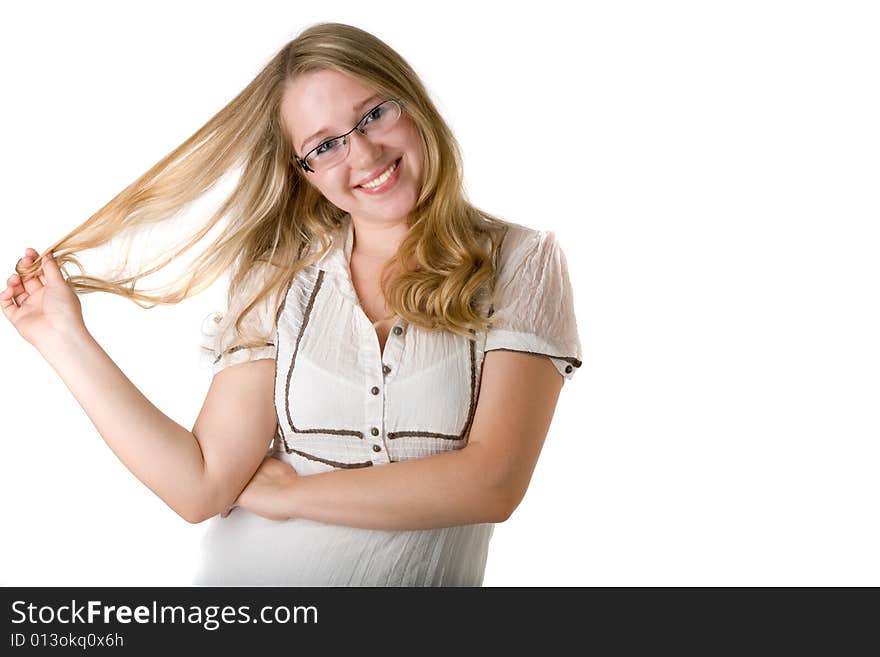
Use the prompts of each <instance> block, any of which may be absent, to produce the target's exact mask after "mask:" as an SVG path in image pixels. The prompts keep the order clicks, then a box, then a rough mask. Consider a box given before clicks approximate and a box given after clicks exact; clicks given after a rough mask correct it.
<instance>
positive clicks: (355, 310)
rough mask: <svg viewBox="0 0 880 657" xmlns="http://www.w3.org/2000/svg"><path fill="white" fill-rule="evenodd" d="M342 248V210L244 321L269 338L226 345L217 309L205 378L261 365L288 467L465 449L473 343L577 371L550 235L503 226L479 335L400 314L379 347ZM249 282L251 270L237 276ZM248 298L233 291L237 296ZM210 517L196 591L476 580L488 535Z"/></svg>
mask: <svg viewBox="0 0 880 657" xmlns="http://www.w3.org/2000/svg"><path fill="white" fill-rule="evenodd" d="M352 244H353V224H352V221H351V217H350V216H349V215H346V217H345V219H344V221H343V224H342V226H341V227H340V229H339V230H338V231H337V233H336V234H335V235H334V236H333V242H332V245H331V249H330V250H329V251H328V252H327V253H326V254H325V255H324V256H323V257H322V258H321V259H320V260H319V261H318V262H316V263H315V264H314V265H312V266H310V267H308V268H306V269H305V270H303V271H302V272H300V273H299V274H298V275H297V276H296V277H294V279H293V280H292V281H291V282H290V285H289V286H288V288H287V290H286V291H285V293H284V296H283V298H282V299H281V301H280V304H279V305H277V306H274V305H273V304H272V302H271V301H267V302H265V303H263V304H262V305H261V306H258V307H257V308H256V310H255V312H253V313H251V314H250V315H249V316H248V317H247V323H249V325H250V326H251V327H253V328H256V329H258V330H260V331H261V332H263V333H264V334H265V335H274V339H273V340H272V341H267V342H266V344H265V345H263V346H261V347H257V348H253V349H250V348H247V349H241V348H235V347H234V346H233V338H234V332H233V327H232V321H233V320H234V317H235V314H236V313H235V311H236V310H238V309H239V308H240V307H241V305H240V304H239V302H238V299H235V298H234V299H232V300H231V301H230V305H229V309H228V312H227V313H226V315H225V316H222V315H219V314H218V315H217V317H216V318H215V320H219V321H216V328H215V332H214V334H213V336H212V342H211V344H210V348H211V349H212V351H213V353H214V354H215V356H214V361H213V363H212V369H213V373H214V374H216V373H217V372H219V371H221V370H222V369H224V368H226V367H230V366H233V365H236V364H239V363H243V362H248V361H251V360H256V359H260V358H271V359H274V361H275V408H276V414H277V417H278V425H277V434H276V437H275V440H274V441H273V443H272V445H271V446H270V448H269V451H268V452H267V453H268V454H271V455H273V456H274V457H275V458H278V459H280V460H282V461H284V462H286V463H289V464H290V465H291V466H292V467H293V468H294V469H295V470H296V472H297V473H298V474H299V475H301V476H309V475H312V474H318V473H321V472H327V471H330V470H334V469H340V468H356V467H375V466H381V465H383V464H386V463H391V462H394V461H404V460H408V459H415V458H422V457H426V456H431V455H433V454H438V453H441V452H443V451H449V450H455V449H461V448H463V447H464V446H465V445H466V444H467V440H468V435H469V432H470V426H471V422H472V420H473V416H474V413H475V410H476V404H477V401H478V399H479V383H480V378H481V373H482V365H483V357H484V355H485V353H486V352H487V351H491V350H493V349H506V350H512V351H522V352H528V353H535V354H539V355H543V356H546V357H548V358H549V359H550V360H551V362H553V364H554V365H555V366H556V368H557V370H558V371H559V373H560V374H561V375H562V376H563V380H569V379H571V378H572V376H573V375H574V372H575V371H577V368H579V367H580V366H581V359H582V354H581V344H580V340H579V337H578V331H577V323H576V319H575V314H574V300H573V295H572V289H571V284H570V281H569V277H568V270H567V264H566V260H565V255H564V253H563V251H562V249H561V247H560V245H559V244H558V242H557V240H556V238H555V235H554V234H553V233H552V232H549V231H537V230H534V229H531V228H528V227H525V226H521V225H519V224H513V223H512V224H510V229H509V230H508V231H507V234H506V236H505V237H504V240H503V243H502V246H501V249H500V251H499V254H498V255H497V258H498V259H497V260H496V287H495V294H494V296H493V300H492V306H491V308H490V310H489V313H490V314H494V316H495V322H496V324H495V326H494V328H493V329H492V330H490V331H488V332H484V333H482V334H477V335H476V339H475V340H470V339H467V338H465V337H464V336H459V335H456V334H453V333H449V332H446V331H428V330H425V329H422V328H421V327H418V326H414V325H411V324H409V323H408V322H405V321H403V320H402V319H398V321H397V322H396V323H395V324H394V326H393V327H392V330H391V332H390V333H389V335H388V339H387V342H386V344H385V347H384V350H383V349H381V348H380V346H379V341H378V337H377V336H376V332H375V330H374V328H373V326H372V324H371V323H370V321H369V319H368V318H367V316H366V314H365V313H364V311H363V309H362V308H361V305H360V302H359V300H358V297H357V293H356V291H355V289H354V285H353V284H352V280H351V271H350V268H349V262H350V259H351V249H352ZM259 276H260V270H259V269H257V268H254V270H253V271H252V272H251V273H250V275H249V278H248V281H249V284H250V285H257V284H259V281H260V278H259ZM251 292H252V290H251V289H249V288H248V287H247V286H245V287H244V288H243V290H242V298H247V295H248V293H251ZM270 296H271V295H270ZM273 332H274V333H273ZM208 523H209V524H208V527H207V530H206V532H205V534H204V536H203V539H202V543H201V559H200V562H199V568H198V572H197V574H196V576H195V578H194V580H193V583H194V584H198V585H236V584H241V585H282V586H480V585H481V584H482V581H483V574H484V571H485V566H486V558H487V554H488V547H489V540H490V538H491V536H492V533H493V529H494V525H493V524H491V523H488V524H471V525H463V526H459V527H444V528H437V529H427V530H412V531H409V530H408V531H383V530H373V529H365V528H354V527H343V526H338V525H329V524H324V523H320V522H315V521H312V520H305V519H291V520H286V521H281V522H279V521H271V520H267V519H265V518H262V517H260V516H257V515H255V514H252V513H250V512H248V511H245V510H243V509H235V510H233V512H232V513H231V514H230V515H229V516H228V517H226V518H220V517H219V516H216V517H214V518H212V519H211V520H209V521H208Z"/></svg>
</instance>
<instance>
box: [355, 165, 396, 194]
mask: <svg viewBox="0 0 880 657" xmlns="http://www.w3.org/2000/svg"><path fill="white" fill-rule="evenodd" d="M396 168H397V162H392V163H391V166H390V167H388V168H387V169H385V173H383V174H382V175H380V176H379V177H378V178H373V179H372V180H371V181H370V182H368V183H364V184H363V185H361V187H369V188H370V189H372V188H373V187H378V186H379V185H381V184H382V183H384V182H385V181H386V180H388V178H390V177H391V174H392V173H394V169H396Z"/></svg>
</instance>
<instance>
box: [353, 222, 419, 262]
mask: <svg viewBox="0 0 880 657" xmlns="http://www.w3.org/2000/svg"><path fill="white" fill-rule="evenodd" d="M352 222H353V223H354V226H353V233H354V234H353V239H354V241H353V242H352V246H351V254H352V256H354V255H358V256H360V257H362V258H370V259H377V260H380V259H381V260H388V259H389V258H392V257H394V255H395V254H396V253H397V248H398V247H399V246H400V243H401V242H402V241H403V238H404V237H406V234H407V233H408V232H409V226H407V224H406V220H404V219H400V220H394V221H388V222H376V221H370V220H366V219H357V218H355V217H352Z"/></svg>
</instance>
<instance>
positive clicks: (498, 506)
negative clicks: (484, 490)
mask: <svg viewBox="0 0 880 657" xmlns="http://www.w3.org/2000/svg"><path fill="white" fill-rule="evenodd" d="M521 499H522V496H521V495H517V494H513V493H510V492H509V491H507V492H506V493H505V494H500V495H498V497H497V498H496V500H497V501H496V503H495V507H494V509H493V514H492V522H494V523H502V522H505V521H507V520H508V519H509V518H510V516H511V515H513V512H514V511H515V510H516V507H518V506H519V503H520V500H521Z"/></svg>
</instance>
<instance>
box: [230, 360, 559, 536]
mask: <svg viewBox="0 0 880 657" xmlns="http://www.w3.org/2000/svg"><path fill="white" fill-rule="evenodd" d="M562 385H563V379H562V377H561V376H560V375H559V373H558V372H557V371H556V368H555V367H554V366H553V364H552V363H551V362H550V361H549V360H548V359H547V358H545V357H543V356H537V355H532V354H523V353H516V352H507V351H493V352H491V353H488V354H486V359H485V360H484V364H483V378H482V382H481V385H480V399H479V402H478V404H477V409H476V413H475V415H474V423H473V425H472V427H471V433H470V436H469V438H468V444H467V445H466V446H465V447H464V448H463V449H459V450H455V451H451V452H443V453H441V454H436V455H433V456H427V457H423V458H417V459H411V460H407V461H399V462H394V463H385V464H381V465H374V466H371V467H366V468H352V469H340V470H331V471H329V472H322V473H320V474H314V475H307V476H297V475H296V473H295V472H294V471H293V469H292V468H291V467H290V466H288V465H287V464H284V463H282V462H281V461H278V460H276V459H271V458H270V459H266V460H265V461H264V462H263V465H262V466H261V467H260V469H259V470H258V471H257V474H256V475H255V476H254V478H253V479H252V480H251V482H250V483H249V484H248V486H247V488H245V490H244V491H243V492H242V494H241V495H240V496H239V499H238V500H237V505H239V506H241V507H243V508H245V509H249V510H251V511H253V512H254V513H258V514H261V515H264V516H266V517H269V518H272V519H279V518H307V519H310V520H316V521H319V522H326V523H330V524H336V525H344V526H348V527H364V528H368V529H387V530H400V529H428V528H433V527H448V526H451V525H465V524H471V523H483V522H503V521H505V520H507V518H508V517H509V516H510V514H511V513H513V511H514V509H515V508H516V507H517V506H518V505H519V503H520V502H521V501H522V499H523V497H524V496H525V492H526V489H527V487H528V484H529V481H530V480H531V476H532V472H533V471H534V469H535V465H536V464H537V461H538V455H539V454H540V452H541V448H542V446H543V443H544V439H545V437H546V435H547V432H548V430H549V428H550V422H551V420H552V418H553V413H554V410H555V408H556V402H557V399H558V397H559V392H560V390H561V389H562Z"/></svg>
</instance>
